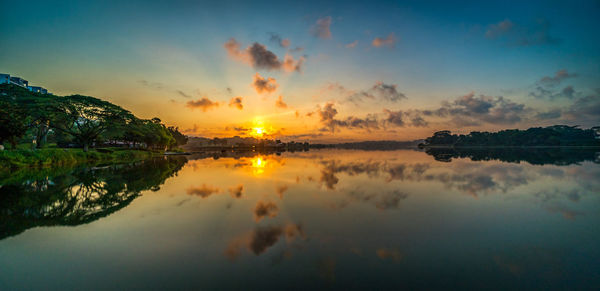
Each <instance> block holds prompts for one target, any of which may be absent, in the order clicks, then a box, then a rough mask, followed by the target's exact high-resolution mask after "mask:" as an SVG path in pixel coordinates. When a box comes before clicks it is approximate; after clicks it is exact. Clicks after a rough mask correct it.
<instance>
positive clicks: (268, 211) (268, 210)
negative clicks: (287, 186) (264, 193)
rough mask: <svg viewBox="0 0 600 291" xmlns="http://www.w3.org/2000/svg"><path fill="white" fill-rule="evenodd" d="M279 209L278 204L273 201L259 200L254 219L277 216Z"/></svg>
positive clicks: (259, 219) (257, 220)
mask: <svg viewBox="0 0 600 291" xmlns="http://www.w3.org/2000/svg"><path fill="white" fill-rule="evenodd" d="M278 211H279V208H278V207H277V204H275V203H273V202H263V201H258V203H256V206H255V207H254V220H256V222H259V221H261V220H262V219H263V218H265V217H275V216H277V213H278Z"/></svg>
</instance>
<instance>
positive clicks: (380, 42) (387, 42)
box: [371, 32, 397, 48]
mask: <svg viewBox="0 0 600 291" xmlns="http://www.w3.org/2000/svg"><path fill="white" fill-rule="evenodd" d="M396 41H397V39H396V35H394V33H393V32H392V33H390V34H389V35H388V36H386V37H376V38H375V39H373V42H371V44H372V45H373V46H374V47H382V46H387V47H390V48H393V47H395V46H396Z"/></svg>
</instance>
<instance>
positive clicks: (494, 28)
mask: <svg viewBox="0 0 600 291" xmlns="http://www.w3.org/2000/svg"><path fill="white" fill-rule="evenodd" d="M513 27H514V24H513V23H512V21H510V20H508V19H505V20H503V21H500V22H498V23H495V24H490V26H489V27H488V29H487V31H486V32H485V37H487V38H490V39H495V38H498V37H501V36H503V35H505V34H507V33H509V32H510V31H511V30H512V29H513Z"/></svg>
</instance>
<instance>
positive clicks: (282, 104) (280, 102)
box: [275, 95, 287, 108]
mask: <svg viewBox="0 0 600 291" xmlns="http://www.w3.org/2000/svg"><path fill="white" fill-rule="evenodd" d="M275 107H278V108H287V104H286V103H285V102H283V96H281V95H279V98H277V101H275Z"/></svg>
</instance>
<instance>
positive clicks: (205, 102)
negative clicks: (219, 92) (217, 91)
mask: <svg viewBox="0 0 600 291" xmlns="http://www.w3.org/2000/svg"><path fill="white" fill-rule="evenodd" d="M219 105H220V104H219V102H216V101H214V102H213V101H211V100H210V99H208V98H206V97H204V98H202V99H198V100H196V101H193V100H192V101H188V102H187V104H186V106H187V107H189V108H192V109H195V108H200V109H201V110H202V111H204V112H206V111H207V110H209V109H212V108H214V107H219Z"/></svg>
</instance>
